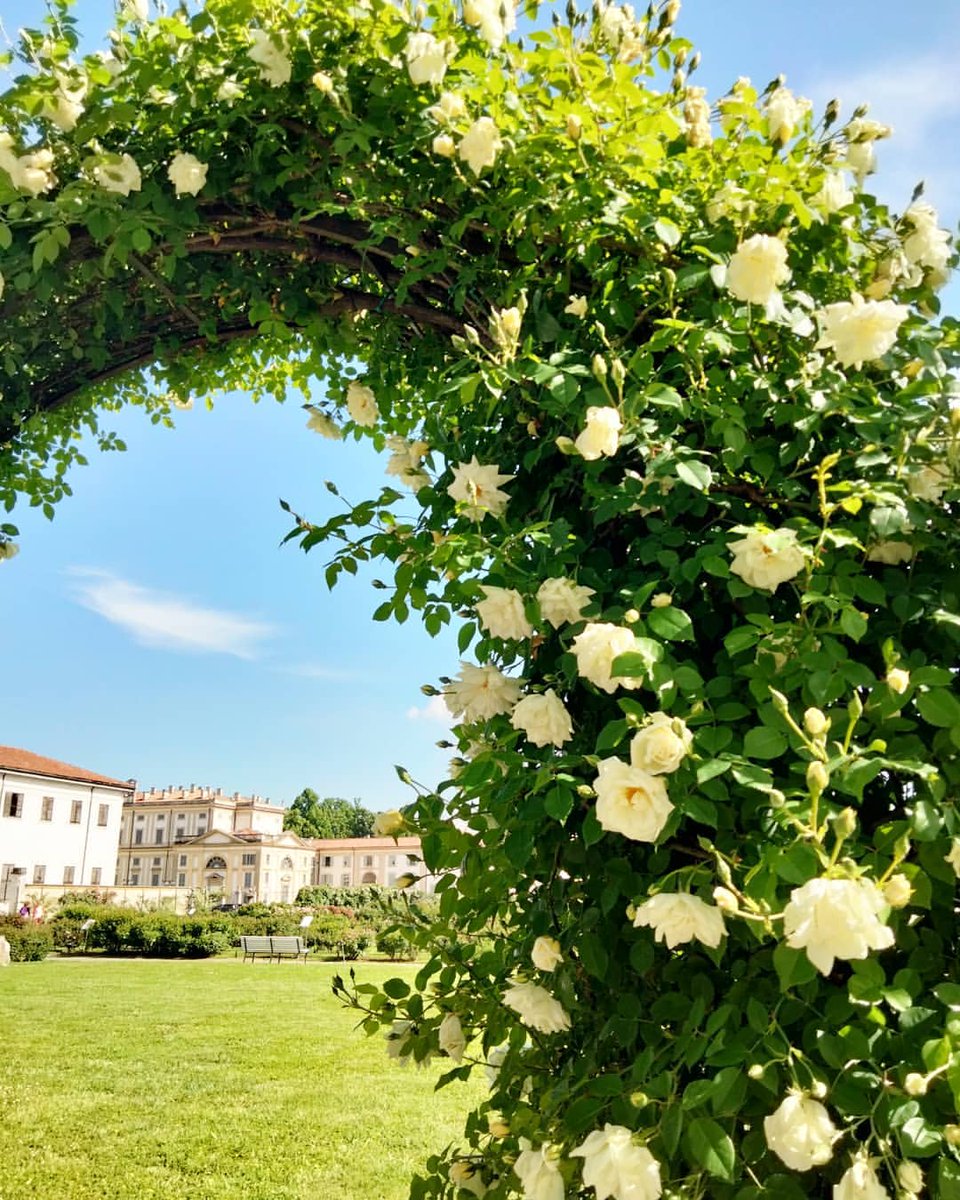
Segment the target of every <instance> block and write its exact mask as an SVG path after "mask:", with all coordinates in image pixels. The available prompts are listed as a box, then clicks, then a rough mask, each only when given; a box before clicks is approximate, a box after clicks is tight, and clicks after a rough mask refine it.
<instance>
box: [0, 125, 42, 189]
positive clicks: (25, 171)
mask: <svg viewBox="0 0 960 1200" xmlns="http://www.w3.org/2000/svg"><path fill="white" fill-rule="evenodd" d="M11 145H12V139H11V138H10V135H9V134H4V135H3V139H2V141H0V168H2V169H3V170H4V171H6V173H7V174H8V175H9V176H10V182H11V183H12V184H13V186H14V187H15V188H17V189H18V190H19V191H22V192H29V193H30V194H31V196H39V195H40V194H41V193H42V192H48V191H49V190H50V189H51V188H52V187H53V185H54V184H55V183H56V177H55V176H54V174H53V170H52V168H53V152H52V151H51V150H35V151H34V152H33V153H32V154H24V155H22V156H21V157H19V158H18V157H17V155H16V154H14V153H13V151H12V150H11V148H10V147H11Z"/></svg>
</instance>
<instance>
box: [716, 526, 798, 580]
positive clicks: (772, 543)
mask: <svg viewBox="0 0 960 1200" xmlns="http://www.w3.org/2000/svg"><path fill="white" fill-rule="evenodd" d="M729 549H730V551H731V552H732V554H733V562H732V563H731V564H730V570H731V571H732V572H733V573H734V575H739V576H740V578H741V579H742V580H743V582H744V583H745V584H747V585H748V586H749V587H752V588H763V589H764V590H765V591H768V592H775V591H776V590H777V588H778V587H779V586H780V584H781V583H786V581H787V580H788V579H793V578H794V576H795V575H798V574H799V573H800V571H802V570H803V565H804V563H805V562H806V555H805V554H804V552H803V550H802V549H801V548H800V546H798V545H797V535H796V533H794V531H793V530H792V529H769V530H762V529H752V530H751V531H750V532H749V533H748V534H747V535H746V536H745V537H743V538H741V539H740V540H739V541H736V542H731V543H730V546H729Z"/></svg>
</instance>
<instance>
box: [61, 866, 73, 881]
mask: <svg viewBox="0 0 960 1200" xmlns="http://www.w3.org/2000/svg"><path fill="white" fill-rule="evenodd" d="M63 882H64V883H73V867H64V868H63Z"/></svg>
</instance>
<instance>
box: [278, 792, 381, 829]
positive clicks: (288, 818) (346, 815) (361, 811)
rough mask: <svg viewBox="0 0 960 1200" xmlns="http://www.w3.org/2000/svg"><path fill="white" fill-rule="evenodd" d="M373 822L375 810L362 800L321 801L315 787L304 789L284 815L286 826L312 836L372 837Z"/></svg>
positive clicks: (331, 797) (339, 799)
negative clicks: (371, 809) (365, 805)
mask: <svg viewBox="0 0 960 1200" xmlns="http://www.w3.org/2000/svg"><path fill="white" fill-rule="evenodd" d="M373 821H374V816H373V813H372V812H370V811H369V809H366V808H364V806H363V805H362V804H361V803H360V801H359V800H344V799H342V798H341V797H339V796H324V798H323V799H322V800H321V799H320V797H319V796H318V795H317V793H316V792H315V791H314V790H313V788H304V789H303V791H302V792H301V793H300V794H299V795H298V796H297V797H296V799H295V800H294V801H293V803H292V804H291V805H290V807H289V808H288V809H286V810H285V812H284V814H283V827H284V829H289V830H291V831H292V832H293V833H296V834H299V836H300V837H310V838H359V837H371V836H372V835H373Z"/></svg>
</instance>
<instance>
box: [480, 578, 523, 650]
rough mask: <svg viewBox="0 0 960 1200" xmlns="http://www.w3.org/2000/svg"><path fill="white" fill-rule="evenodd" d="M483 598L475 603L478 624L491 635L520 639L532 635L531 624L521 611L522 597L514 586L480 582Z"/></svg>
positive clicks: (514, 639)
mask: <svg viewBox="0 0 960 1200" xmlns="http://www.w3.org/2000/svg"><path fill="white" fill-rule="evenodd" d="M480 591H481V592H483V596H484V598H483V599H482V600H479V601H478V602H477V604H476V605H475V607H476V610H477V616H478V618H479V619H480V625H481V626H482V628H483V629H485V630H486V632H487V633H489V634H490V635H491V637H497V638H506V639H507V640H513V641H520V640H523V639H525V638H529V637H533V626H532V625H531V624H530V622H529V621H528V620H527V618H526V615H525V613H524V611H523V597H522V596H521V595H520V593H519V592H518V591H516V590H515V589H514V588H502V587H490V586H489V585H488V584H481V585H480Z"/></svg>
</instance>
